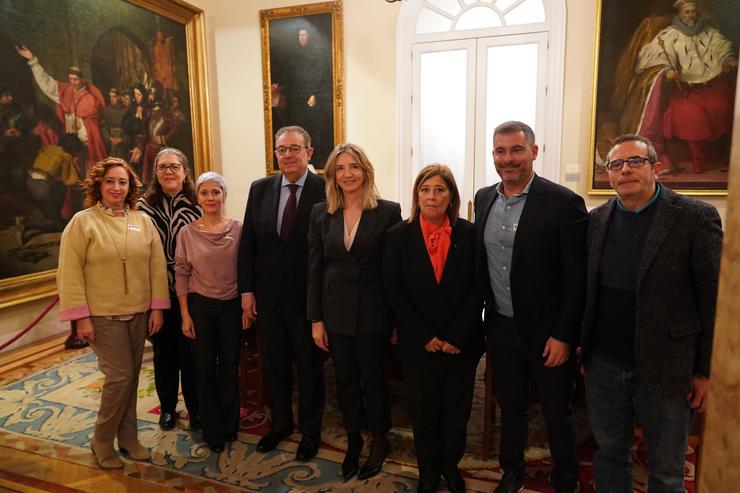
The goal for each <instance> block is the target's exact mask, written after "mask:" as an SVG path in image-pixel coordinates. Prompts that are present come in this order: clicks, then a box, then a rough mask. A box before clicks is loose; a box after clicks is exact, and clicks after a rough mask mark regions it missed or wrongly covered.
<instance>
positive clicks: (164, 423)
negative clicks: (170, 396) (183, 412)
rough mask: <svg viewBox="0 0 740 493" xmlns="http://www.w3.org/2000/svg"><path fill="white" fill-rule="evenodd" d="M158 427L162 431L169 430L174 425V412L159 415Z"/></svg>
mask: <svg viewBox="0 0 740 493" xmlns="http://www.w3.org/2000/svg"><path fill="white" fill-rule="evenodd" d="M159 427H160V428H162V430H163V431H170V430H171V429H172V428H174V427H175V414H174V413H168V412H164V413H162V414H160V415H159Z"/></svg>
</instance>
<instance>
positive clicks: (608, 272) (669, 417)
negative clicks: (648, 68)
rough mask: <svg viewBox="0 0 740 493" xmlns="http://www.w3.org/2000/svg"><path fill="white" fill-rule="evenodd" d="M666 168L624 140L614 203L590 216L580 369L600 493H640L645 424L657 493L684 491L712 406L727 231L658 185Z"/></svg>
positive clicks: (615, 160)
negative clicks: (637, 450) (696, 434)
mask: <svg viewBox="0 0 740 493" xmlns="http://www.w3.org/2000/svg"><path fill="white" fill-rule="evenodd" d="M661 166H662V164H661V163H660V162H658V156H657V153H656V152H655V148H654V147H653V145H652V143H651V142H650V141H649V140H648V139H646V138H644V137H641V136H638V135H623V136H621V137H618V138H617V139H616V140H615V141H614V142H613V143H612V145H611V149H610V150H609V153H608V154H607V164H606V169H607V174H608V175H609V182H610V183H611V186H612V188H613V189H614V191H615V192H616V193H617V196H616V197H615V198H613V199H611V200H610V201H608V202H607V203H606V204H604V205H601V206H599V207H597V208H596V209H594V210H593V211H591V213H590V215H589V225H588V274H587V284H586V285H587V296H586V309H585V314H584V317H583V328H582V336H581V358H582V361H583V363H584V366H585V381H586V400H587V402H588V410H589V415H590V418H591V427H592V429H593V432H594V437H595V438H596V442H597V443H598V445H599V450H598V451H597V453H596V457H595V459H594V473H595V479H596V488H597V489H598V491H599V493H603V492H606V493H609V492H623V491H632V454H631V450H630V446H631V444H632V439H633V436H634V428H635V420H636V419H637V421H638V422H639V425H640V427H641V428H642V430H643V433H644V436H645V441H646V442H647V446H648V470H649V479H648V491H650V492H656V491H660V492H683V491H685V490H684V462H685V454H686V442H687V440H688V430H689V428H690V427H689V423H690V422H691V416H692V414H693V411H698V412H702V411H704V409H705V408H706V405H707V397H708V394H709V363H710V360H711V353H712V336H713V334H714V312H715V307H716V298H717V282H718V277H719V263H720V254H721V250H722V224H721V221H720V217H719V214H718V213H717V210H716V209H715V208H714V207H713V206H711V205H709V204H706V203H704V202H701V201H699V200H695V199H692V198H689V197H684V196H682V195H678V194H676V193H674V192H673V191H671V190H670V189H668V188H667V187H666V186H664V185H661V184H660V183H658V182H657V181H656V176H657V173H658V172H659V171H660V168H661Z"/></svg>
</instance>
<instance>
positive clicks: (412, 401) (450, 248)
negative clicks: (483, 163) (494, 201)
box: [383, 164, 484, 493]
mask: <svg viewBox="0 0 740 493" xmlns="http://www.w3.org/2000/svg"><path fill="white" fill-rule="evenodd" d="M412 200H413V201H412V206H411V217H410V218H409V219H408V221H407V222H403V223H400V224H397V225H396V226H394V227H393V228H391V229H390V230H389V231H388V234H387V237H386V244H385V255H384V259H383V280H384V283H385V287H386V292H387V296H388V301H389V302H390V304H391V307H392V308H393V310H394V312H395V314H396V321H397V323H398V348H399V355H400V358H401V362H402V364H403V374H404V379H405V381H406V390H407V396H408V401H409V409H410V414H411V424H412V426H413V430H414V443H415V446H416V457H417V462H418V464H419V486H418V491H419V492H431V491H435V490H436V488H437V483H438V482H439V478H440V475H441V476H443V477H444V478H445V480H446V481H447V486H448V487H449V489H450V491H452V492H453V493H456V492H463V491H465V481H464V480H463V477H462V475H461V474H460V471H459V469H458V468H457V464H458V463H459V462H460V459H462V456H463V453H464V452H465V438H466V428H467V423H468V418H469V417H470V406H471V403H472V400H473V383H474V379H475V369H476V367H477V365H478V361H479V360H480V357H481V355H482V354H483V351H484V342H483V331H482V329H481V310H482V306H483V305H482V300H481V298H480V296H479V294H478V292H477V290H476V284H475V258H476V257H475V228H474V226H473V225H472V224H471V223H470V222H468V221H466V220H464V219H460V218H458V213H459V209H460V194H459V192H458V189H457V184H456V183H455V178H454V176H453V175H452V172H451V171H450V169H449V168H448V167H447V166H445V165H441V164H430V165H428V166H426V167H425V168H424V169H422V170H421V172H420V173H419V176H417V177H416V181H415V183H414V196H413V199H412Z"/></svg>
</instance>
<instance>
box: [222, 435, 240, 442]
mask: <svg viewBox="0 0 740 493" xmlns="http://www.w3.org/2000/svg"><path fill="white" fill-rule="evenodd" d="M237 440H239V435H238V434H237V433H227V434H226V437H225V441H227V442H229V443H231V442H235V441H237Z"/></svg>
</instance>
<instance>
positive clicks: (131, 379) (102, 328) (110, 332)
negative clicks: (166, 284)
mask: <svg viewBox="0 0 740 493" xmlns="http://www.w3.org/2000/svg"><path fill="white" fill-rule="evenodd" d="M92 322H93V326H94V327H95V341H91V342H90V346H92V348H93V350H94V351H95V355H96V356H97V357H98V366H99V367H100V371H102V372H103V375H105V381H104V382H103V392H102V394H101V396H100V409H99V410H98V420H97V421H96V422H95V437H94V438H93V440H94V441H95V443H96V450H97V449H98V448H100V447H97V445H98V444H99V445H100V446H101V447H103V448H105V449H108V450H111V449H112V447H113V440H114V439H115V438H116V437H118V445H119V447H120V446H123V447H124V448H125V447H126V444H134V443H137V438H136V429H137V425H136V396H137V389H138V386H139V370H141V359H142V356H143V355H144V341H145V340H146V336H147V327H148V325H149V312H145V313H137V314H136V315H134V318H132V319H131V320H108V319H106V318H105V317H92ZM103 455H104V456H105V455H106V454H103Z"/></svg>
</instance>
